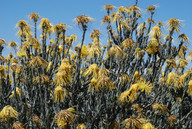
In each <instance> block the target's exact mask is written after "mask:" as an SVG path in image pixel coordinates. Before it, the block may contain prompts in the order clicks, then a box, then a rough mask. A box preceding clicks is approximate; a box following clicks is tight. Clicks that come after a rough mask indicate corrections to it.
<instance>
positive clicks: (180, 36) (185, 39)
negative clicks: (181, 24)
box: [178, 34, 189, 43]
mask: <svg viewBox="0 0 192 129" xmlns="http://www.w3.org/2000/svg"><path fill="white" fill-rule="evenodd" d="M178 38H179V39H180V40H181V41H182V42H183V43H184V42H186V43H188V42H189V38H188V37H187V35H186V34H181V35H179V37H178Z"/></svg>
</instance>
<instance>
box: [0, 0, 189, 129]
mask: <svg viewBox="0 0 192 129" xmlns="http://www.w3.org/2000/svg"><path fill="white" fill-rule="evenodd" d="M155 8H156V7H155V6H153V5H151V6H149V7H147V9H146V12H147V13H149V18H148V19H147V20H146V21H145V22H144V23H141V21H140V18H141V17H142V15H141V10H140V8H139V7H137V0H136V4H135V5H132V6H128V7H123V6H121V7H118V8H115V7H114V6H113V5H105V10H106V12H107V13H106V15H105V16H104V17H103V20H102V24H103V27H107V32H108V33H107V34H103V35H106V36H108V41H107V43H106V44H107V45H102V44H101V42H100V35H101V32H100V31H99V30H97V29H94V30H93V31H92V32H91V34H90V38H91V39H92V43H91V44H87V45H85V43H84V38H85V35H86V32H87V28H88V27H89V24H91V22H93V18H91V17H89V16H86V15H81V16H78V17H76V18H75V19H74V21H75V22H76V23H77V26H78V27H79V28H80V29H81V30H82V41H81V43H80V44H79V45H76V46H75V47H72V46H74V45H73V44H74V43H75V42H76V39H77V36H76V35H75V34H73V35H70V36H66V33H67V28H68V27H69V26H68V25H66V24H64V23H59V24H56V25H54V26H53V25H52V24H51V22H50V21H49V20H48V19H47V18H40V16H39V15H38V14H36V13H32V14H30V19H31V20H33V21H34V34H32V31H31V28H30V26H29V24H28V23H27V22H26V21H24V20H21V21H19V22H18V23H17V27H18V28H19V31H18V33H17V34H18V36H19V37H20V39H21V41H20V45H18V44H17V43H16V42H15V41H11V42H10V43H9V46H10V47H12V48H13V49H14V50H15V53H12V54H11V53H10V54H9V55H8V56H7V57H4V56H3V55H2V50H3V49H4V45H5V44H6V41H5V40H3V39H0V63H1V65H0V84H1V90H0V128H2V129H5V128H6V129H9V128H14V129H25V128H29V129H38V128H39V129H53V128H62V129H70V128H73V129H75V128H76V129H85V128H87V129H93V128H98V129H120V128H121V129H122V128H126V129H156V128H170V129H171V128H172V129H176V128H178V129H181V128H182V129H184V128H185V129H186V128H192V120H191V119H192V103H191V102H192V97H191V96H192V77H191V75H192V70H191V69H187V65H188V62H189V61H191V59H192V52H190V53H188V52H187V50H188V48H187V46H185V43H188V42H189V39H188V37H187V36H186V35H185V34H180V33H179V32H180V27H181V26H182V23H181V21H180V20H178V19H175V18H172V19H169V20H168V23H167V25H163V22H161V21H159V22H155V21H154V19H153V16H154V15H155ZM39 20H40V25H39V26H40V28H41V32H42V34H41V35H40V40H38V36H37V32H36V31H37V29H36V28H37V22H38V21H39ZM163 27H165V28H167V30H168V31H167V32H168V34H167V35H166V36H165V38H164V39H163V32H162V29H163ZM164 35H165V34H164ZM53 37H55V40H54V39H52V38H53ZM78 39H81V38H78ZM173 39H175V40H178V41H179V43H178V44H176V46H174V45H173ZM103 44H105V43H103Z"/></svg>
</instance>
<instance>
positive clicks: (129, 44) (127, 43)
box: [121, 38, 135, 50]
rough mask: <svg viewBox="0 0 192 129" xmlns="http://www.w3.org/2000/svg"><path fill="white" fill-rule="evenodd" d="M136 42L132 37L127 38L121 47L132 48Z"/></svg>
mask: <svg viewBox="0 0 192 129" xmlns="http://www.w3.org/2000/svg"><path fill="white" fill-rule="evenodd" d="M134 43H135V41H134V40H133V39H131V38H127V39H125V40H124V41H123V42H122V43H121V48H122V49H125V50H127V49H130V48H132V47H133V44H134Z"/></svg>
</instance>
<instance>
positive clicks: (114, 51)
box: [106, 45, 124, 59]
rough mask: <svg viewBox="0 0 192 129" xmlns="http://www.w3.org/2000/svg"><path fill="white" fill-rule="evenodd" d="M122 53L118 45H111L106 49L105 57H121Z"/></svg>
mask: <svg viewBox="0 0 192 129" xmlns="http://www.w3.org/2000/svg"><path fill="white" fill-rule="evenodd" d="M123 55H124V52H123V50H122V49H121V48H120V47H119V46H117V45H114V46H112V47H111V48H110V49H109V50H108V51H107V56H106V57H107V58H108V57H113V58H118V59H120V58H122V57H123Z"/></svg>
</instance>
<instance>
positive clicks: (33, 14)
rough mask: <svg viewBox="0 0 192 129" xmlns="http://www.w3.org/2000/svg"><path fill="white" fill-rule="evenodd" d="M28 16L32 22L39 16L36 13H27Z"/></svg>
mask: <svg viewBox="0 0 192 129" xmlns="http://www.w3.org/2000/svg"><path fill="white" fill-rule="evenodd" d="M29 18H30V19H31V20H33V21H34V22H37V21H38V19H39V18H40V16H39V15H38V14H37V13H31V14H30V15H29Z"/></svg>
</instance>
